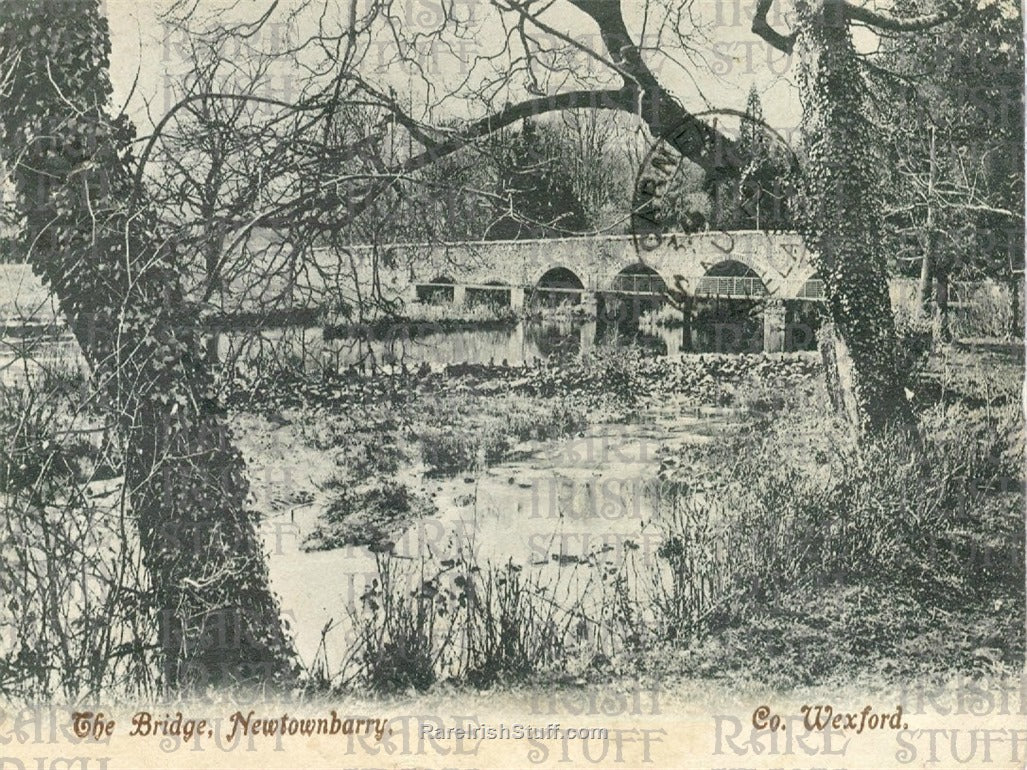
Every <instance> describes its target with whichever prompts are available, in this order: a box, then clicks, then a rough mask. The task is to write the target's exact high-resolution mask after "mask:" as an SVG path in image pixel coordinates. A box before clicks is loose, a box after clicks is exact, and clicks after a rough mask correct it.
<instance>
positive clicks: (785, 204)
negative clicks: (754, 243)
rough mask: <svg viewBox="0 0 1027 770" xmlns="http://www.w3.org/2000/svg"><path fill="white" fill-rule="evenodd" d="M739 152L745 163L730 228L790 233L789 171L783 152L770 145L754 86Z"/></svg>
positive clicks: (744, 120) (790, 191)
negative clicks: (788, 231) (787, 231)
mask: <svg viewBox="0 0 1027 770" xmlns="http://www.w3.org/2000/svg"><path fill="white" fill-rule="evenodd" d="M738 153H739V155H740V156H741V158H742V162H743V163H744V164H745V165H744V167H743V169H742V173H741V176H740V178H739V180H738V193H737V197H738V200H737V204H736V205H737V210H736V212H735V216H734V218H733V219H732V221H731V222H730V223H729V224H730V226H731V227H735V228H738V229H742V230H790V229H792V220H791V216H790V214H789V198H790V197H791V195H792V189H791V187H792V170H791V164H790V163H789V161H788V159H787V158H786V157H782V154H781V153H782V150H781V148H780V147H779V146H778V145H777V144H774V143H772V142H771V140H770V137H769V136H768V135H767V129H766V126H765V125H764V121H763V105H762V103H761V102H760V98H759V94H758V92H757V91H756V86H752V87H751V88H750V89H749V96H748V97H747V100H746V103H745V116H744V117H743V118H742V125H741V136H740V137H739V139H738Z"/></svg>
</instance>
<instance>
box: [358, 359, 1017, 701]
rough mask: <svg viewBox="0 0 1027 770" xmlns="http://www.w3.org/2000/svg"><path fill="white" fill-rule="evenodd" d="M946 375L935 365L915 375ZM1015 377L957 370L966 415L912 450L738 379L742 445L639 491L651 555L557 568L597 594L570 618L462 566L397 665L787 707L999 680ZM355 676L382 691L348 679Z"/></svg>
mask: <svg viewBox="0 0 1027 770" xmlns="http://www.w3.org/2000/svg"><path fill="white" fill-rule="evenodd" d="M951 363H952V362H951V361H949V362H948V363H945V362H939V361H938V360H937V359H935V360H934V361H933V362H932V363H931V365H930V366H931V367H933V371H929V372H925V373H924V375H923V376H924V377H925V378H928V379H929V378H930V377H933V376H938V375H939V371H938V367H939V366H949V365H951ZM929 368H930V367H929ZM965 368H966V367H964V369H965ZM941 374H942V375H945V373H944V372H941ZM1015 374H1016V367H1008V366H1007V367H1005V368H998V369H995V368H991V369H989V370H987V371H964V370H963V369H960V376H959V378H958V379H959V382H960V383H961V385H960V389H959V391H958V392H959V393H960V395H961V396H963V397H965V398H966V402H963V401H962V400H960V401H959V402H958V403H949V402H945V401H935V402H933V403H926V402H924V401H921V402H920V403H921V412H920V420H921V427H922V432H923V436H924V438H923V445H922V447H919V448H913V447H911V446H910V445H909V443H908V441H906V439H905V438H900V437H898V436H883V437H880V439H879V440H878V441H876V442H871V443H868V444H865V445H863V446H861V447H856V446H853V445H850V444H847V443H846V441H845V438H844V436H846V435H847V434H846V433H845V432H844V431H842V430H841V429H840V426H835V425H834V424H833V423H832V421H831V418H830V415H829V412H828V407H827V402H826V394H824V393H823V390H822V388H820V387H816V386H814V387H810V388H805V389H795V390H794V391H790V392H787V393H785V394H783V395H781V396H780V397H779V398H778V399H776V400H771V399H768V398H767V395H766V394H765V393H764V392H763V389H762V386H759V385H758V384H756V383H755V382H754V381H753V382H748V383H747V382H746V381H745V380H744V379H743V380H742V381H740V382H739V383H737V386H736V389H735V392H734V399H735V403H736V404H737V405H740V406H742V407H743V408H745V409H747V410H748V411H749V415H750V422H749V425H748V427H747V428H745V429H742V430H739V431H737V432H736V433H734V434H732V435H730V436H729V437H725V438H724V439H722V440H721V441H718V442H714V443H711V444H703V445H694V446H690V447H689V448H688V449H687V450H683V451H685V452H687V453H688V456H686V457H683V458H681V460H680V462H679V463H678V466H679V467H681V468H685V469H687V475H686V476H681V477H680V478H678V479H671V480H669V481H668V482H667V483H664V484H662V485H660V486H659V487H656V488H655V489H656V490H657V494H658V496H659V497H658V500H656V503H657V508H658V513H657V515H656V516H655V519H654V521H653V522H652V524H653V525H654V526H655V527H656V528H657V530H658V531H659V533H660V538H661V539H660V543H661V544H660V547H659V548H658V549H657V550H656V551H655V554H649V555H648V556H647V555H646V554H644V553H642V552H639V551H638V550H637V549H636V550H635V551H631V550H630V549H628V551H627V555H626V556H625V557H624V561H623V564H622V565H621V566H620V568H617V569H614V570H613V571H612V572H611V571H610V570H609V569H608V568H600V567H599V566H598V565H595V564H588V563H586V564H579V565H575V567H574V569H575V570H578V571H581V570H583V571H584V574H587V575H588V576H589V577H588V579H589V580H592V581H594V582H593V583H592V585H594V586H595V587H597V588H598V587H599V586H604V587H605V591H599V592H597V591H593V592H592V593H591V594H590V595H591V596H593V597H596V596H599V597H601V598H600V599H598V600H597V602H598V603H597V604H596V605H595V606H589V607H585V606H583V605H582V603H581V599H580V598H578V599H575V598H574V596H575V594H571V593H568V592H567V591H566V589H565V587H562V586H559V585H556V584H553V583H545V582H543V581H541V580H540V579H539V577H538V574H537V573H536V574H532V573H531V572H530V571H529V570H528V569H527V568H525V567H522V566H520V565H515V564H510V563H507V564H503V565H498V566H497V565H489V564H484V565H475V566H474V569H473V570H471V571H466V569H467V568H466V567H465V572H464V573H461V574H464V575H465V577H464V578H463V581H464V582H463V583H461V584H460V586H459V590H456V591H455V592H453V593H452V594H447V596H449V600H450V601H452V602H455V604H452V605H448V604H447V605H445V606H444V607H436V612H437V614H438V616H439V617H450V618H454V619H458V618H460V619H461V620H459V622H456V621H453V622H450V621H447V622H446V623H445V624H444V627H440V628H435V629H433V630H432V632H431V633H429V632H428V631H429V630H428V629H427V628H426V627H425V625H424V624H423V623H422V624H421V625H419V626H417V627H416V629H412V628H408V630H409V631H410V632H411V633H413V634H414V636H413V637H411V638H410V639H409V640H408V641H407V642H405V644H406V646H407V647H416V646H417V645H422V646H425V645H426V646H427V648H430V649H431V650H432V654H431V656H430V657H431V659H432V660H433V661H435V663H434V664H433V666H434V667H433V668H432V673H431V675H430V676H428V675H421V676H420V679H419V681H421V682H422V683H424V685H425V686H430V685H431V684H433V683H436V682H440V681H443V680H447V681H454V682H462V683H465V684H468V685H471V686H475V687H487V686H494V685H497V684H501V683H506V684H509V683H510V682H513V681H549V682H553V681H560V680H562V679H563V678H566V677H568V676H573V677H581V676H603V675H616V676H622V677H623V676H628V677H631V676H644V675H649V674H652V675H660V676H661V677H663V678H668V677H671V678H672V677H674V676H680V677H689V678H694V677H700V678H711V679H724V680H726V681H731V682H736V683H737V682H741V681H747V682H752V683H759V684H760V685H761V686H770V687H777V688H791V687H795V686H797V685H816V684H823V683H830V682H835V683H841V682H846V681H852V680H853V679H856V678H860V677H865V676H866V675H867V674H868V673H870V672H872V673H873V675H874V676H876V677H878V678H879V679H881V680H884V681H897V680H908V679H909V678H910V677H924V676H926V677H935V676H936V677H944V676H946V675H950V674H951V673H953V672H960V673H967V674H971V675H980V674H988V675H996V674H997V675H1004V674H1009V673H1015V672H1017V671H1018V670H1019V669H1020V667H1021V666H1022V662H1023V657H1024V622H1025V618H1024V563H1023V553H1024V550H1025V543H1024V530H1023V520H1022V510H1023V506H1024V475H1023V442H1024V424H1023V416H1022V413H1021V411H1020V409H1019V406H1018V404H1017V400H1016V398H1015V392H1016V390H1015V388H1012V387H1011V383H1012V382H1014V381H1015V379H1016V377H1015ZM950 375H951V373H950ZM955 379H956V378H954V377H952V376H949V379H948V381H949V382H950V384H952V383H953V382H954V381H955ZM749 385H752V386H753V390H752V392H749V390H748V386H749ZM982 388H983V389H984V390H985V393H983V394H982V392H981V389H982ZM989 394H990V395H989ZM985 396H987V397H985ZM968 404H972V405H968ZM980 404H983V405H980ZM700 476H701V477H704V478H705V480H704V481H703V482H702V483H699V482H698V480H697V477H700ZM383 558H387V557H383ZM438 565H439V569H440V570H442V571H444V570H446V569H449V568H452V566H453V562H452V561H450V562H448V566H447V562H446V561H440V562H438ZM580 574H581V573H579V575H580ZM381 590H391V589H385V588H382V589H381ZM407 594H408V595H406V594H404V593H403V592H402V591H399V593H396V594H395V596H394V601H395V602H398V603H399V604H403V603H405V605H406V609H405V610H403V611H402V612H403V613H405V614H402V615H401V617H405V618H411V617H417V613H418V612H419V608H418V605H417V602H419V601H422V599H421V598H418V597H417V595H416V594H415V593H411V592H409V591H408V592H407ZM577 596H580V594H578V595H577ZM471 597H473V600H472V598H471ZM397 606H398V605H397ZM394 611H395V612H398V610H395V609H394ZM461 613H463V614H461ZM362 622H363V623H365V624H369V626H370V627H371V628H379V631H380V630H381V628H382V627H385V626H387V624H386V623H385V621H384V619H382V618H379V617H377V616H371V615H363V616H362ZM383 624H384V625H383ZM425 635H426V636H425ZM385 636H387V635H385ZM385 636H383V635H382V634H381V633H377V634H375V633H370V632H367V633H365V636H364V638H365V639H366V640H374V639H384V638H385ZM422 637H423V638H422ZM429 637H430V638H429ZM390 638H391V637H390ZM392 643H393V644H396V643H397V642H395V640H393V642H392ZM378 652H379V653H380V654H378V655H372V656H371V657H372V658H373V659H378V658H388V657H389V656H388V655H387V654H386V650H385V648H383V647H379V649H378ZM561 657H562V658H563V659H564V661H565V663H564V664H558V661H559V660H560V659H561ZM421 660H422V662H423V661H425V660H427V659H426V658H423V657H422V658H421ZM570 660H573V661H574V663H573V664H569V663H567V662H566V661H570ZM604 672H605V674H604ZM361 676H362V677H363V679H362V681H364V682H365V683H371V684H372V685H373V686H379V687H386V686H391V685H390V682H393V680H392V679H390V678H389V677H384V678H383V677H382V674H381V672H379V671H375V670H371V669H369V668H367V667H365V668H364V670H363V672H362V674H361ZM539 677H541V680H540V679H539ZM375 682H378V684H377V685H375V684H374V683H375ZM382 682H384V684H382ZM408 684H410V685H411V686H414V687H417V686H418V685H416V684H414V683H412V682H408Z"/></svg>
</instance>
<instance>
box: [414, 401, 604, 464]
mask: <svg viewBox="0 0 1027 770" xmlns="http://www.w3.org/2000/svg"><path fill="white" fill-rule="evenodd" d="M587 424H588V420H587V415H586V412H585V409H584V408H583V407H582V406H580V405H578V404H576V403H575V402H574V400H573V399H571V398H566V397H551V398H546V399H542V400H540V399H538V398H529V397H526V396H519V395H515V394H506V395H500V396H495V397H482V396H468V395H454V396H448V397H441V398H438V399H431V400H428V401H426V402H425V409H424V410H423V411H422V412H421V414H420V415H419V416H418V418H417V424H416V425H415V427H414V428H413V431H412V432H413V433H414V434H416V436H417V438H418V440H419V441H420V444H421V458H422V460H423V462H424V465H425V467H426V468H427V469H428V473H429V474H430V475H435V476H446V475H455V474H458V473H463V472H466V471H473V470H480V469H482V468H486V467H488V466H490V465H494V464H496V463H498V462H501V461H502V460H503V459H504V458H505V457H506V456H507V455H508V454H509V453H510V451H511V449H513V447H514V445H515V444H517V443H519V442H523V441H532V440H534V441H546V440H550V439H554V438H559V437H561V436H567V435H573V434H575V433H577V432H579V431H581V430H583V429H584V428H585V426H586V425H587Z"/></svg>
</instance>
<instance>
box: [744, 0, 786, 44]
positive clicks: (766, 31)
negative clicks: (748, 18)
mask: <svg viewBox="0 0 1027 770" xmlns="http://www.w3.org/2000/svg"><path fill="white" fill-rule="evenodd" d="M773 3H774V0H759V2H758V3H757V4H756V11H755V13H754V14H753V16H752V31H753V33H754V34H756V35H759V36H760V37H761V38H763V39H764V40H766V41H767V42H768V43H770V45H772V46H773V47H774V48H776V49H777V50H779V51H781V52H782V53H787V54H790V53H791V52H792V49H793V48H794V47H795V33H794V32H793V33H792V34H790V35H782V34H781V33H780V32H778V31H777V30H775V29H774V28H773V27H771V26H770V24H769V22H767V13H768V12H769V11H770V6H771V5H773Z"/></svg>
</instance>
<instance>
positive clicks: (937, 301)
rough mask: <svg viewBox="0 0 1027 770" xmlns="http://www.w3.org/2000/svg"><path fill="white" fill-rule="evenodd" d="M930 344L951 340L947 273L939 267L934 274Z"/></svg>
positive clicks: (935, 344) (936, 344) (939, 343)
mask: <svg viewBox="0 0 1027 770" xmlns="http://www.w3.org/2000/svg"><path fill="white" fill-rule="evenodd" d="M931 340H932V345H934V346H938V345H941V344H942V343H945V342H951V341H952V330H951V329H950V328H949V273H948V270H945V269H943V268H939V269H938V270H936V271H935V276H934V316H933V318H932V324H931Z"/></svg>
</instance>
